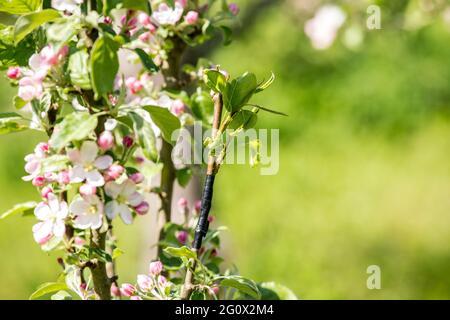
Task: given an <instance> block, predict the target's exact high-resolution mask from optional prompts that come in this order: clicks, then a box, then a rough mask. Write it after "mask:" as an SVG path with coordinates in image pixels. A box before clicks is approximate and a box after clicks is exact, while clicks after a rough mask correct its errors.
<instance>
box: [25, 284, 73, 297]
mask: <svg viewBox="0 0 450 320" xmlns="http://www.w3.org/2000/svg"><path fill="white" fill-rule="evenodd" d="M68 289H69V288H68V287H67V285H66V284H65V283H64V282H47V283H44V284H42V285H40V286H39V287H38V288H37V290H36V291H35V292H33V293H32V294H31V296H30V298H29V299H30V300H35V299H38V298H40V297H42V296H44V295H46V294H49V293H52V292H56V291H60V290H68Z"/></svg>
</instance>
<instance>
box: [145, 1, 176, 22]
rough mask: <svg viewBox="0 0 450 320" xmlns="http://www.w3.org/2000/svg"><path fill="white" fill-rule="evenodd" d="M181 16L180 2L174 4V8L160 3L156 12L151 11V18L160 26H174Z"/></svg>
mask: <svg viewBox="0 0 450 320" xmlns="http://www.w3.org/2000/svg"><path fill="white" fill-rule="evenodd" d="M182 15H183V6H182V4H181V3H180V2H178V1H177V2H175V6H174V8H171V7H169V6H168V5H167V4H166V3H161V4H160V5H159V7H158V10H155V11H153V14H152V17H153V19H155V21H156V22H158V23H159V24H160V25H174V24H176V23H177V22H178V21H179V20H180V19H181V16H182Z"/></svg>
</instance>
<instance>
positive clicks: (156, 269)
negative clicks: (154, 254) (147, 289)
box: [149, 261, 163, 276]
mask: <svg viewBox="0 0 450 320" xmlns="http://www.w3.org/2000/svg"><path fill="white" fill-rule="evenodd" d="M162 269H163V264H162V263H161V261H153V262H150V266H149V272H150V275H152V276H156V275H158V274H160V273H161V271H162Z"/></svg>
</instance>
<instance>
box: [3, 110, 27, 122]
mask: <svg viewBox="0 0 450 320" xmlns="http://www.w3.org/2000/svg"><path fill="white" fill-rule="evenodd" d="M20 119H23V117H22V116H21V115H20V114H18V113H15V112H0V121H9V120H20Z"/></svg>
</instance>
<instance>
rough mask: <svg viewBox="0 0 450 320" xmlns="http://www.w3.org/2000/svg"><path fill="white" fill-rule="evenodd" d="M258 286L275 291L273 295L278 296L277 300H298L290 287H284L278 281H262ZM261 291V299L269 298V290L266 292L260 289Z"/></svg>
mask: <svg viewBox="0 0 450 320" xmlns="http://www.w3.org/2000/svg"><path fill="white" fill-rule="evenodd" d="M259 286H260V287H261V288H263V289H265V290H268V291H272V292H273V293H275V295H276V296H277V297H278V299H279V300H298V298H297V296H296V295H295V293H294V292H293V291H292V290H291V289H289V288H288V287H285V286H283V285H281V284H279V283H275V282H263V283H261V284H260V285H259ZM261 293H262V299H263V300H269V299H267V298H268V294H269V292H267V291H266V292H264V290H261ZM271 296H272V295H271ZM270 300H273V299H270Z"/></svg>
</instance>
